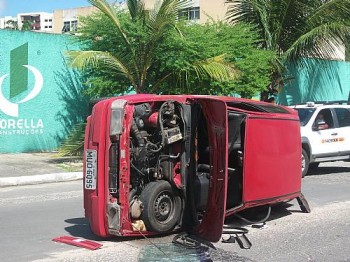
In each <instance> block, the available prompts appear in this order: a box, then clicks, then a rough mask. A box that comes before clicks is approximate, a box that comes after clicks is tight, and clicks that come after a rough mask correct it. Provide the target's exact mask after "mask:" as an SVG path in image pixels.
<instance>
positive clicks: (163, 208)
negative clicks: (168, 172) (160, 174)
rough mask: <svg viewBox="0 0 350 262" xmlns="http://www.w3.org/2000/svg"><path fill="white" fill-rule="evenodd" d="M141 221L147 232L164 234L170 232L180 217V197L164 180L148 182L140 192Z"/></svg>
mask: <svg viewBox="0 0 350 262" xmlns="http://www.w3.org/2000/svg"><path fill="white" fill-rule="evenodd" d="M140 200H141V201H142V203H143V206H144V208H143V211H142V215H141V219H142V220H143V222H144V223H145V225H146V228H147V230H148V231H155V232H159V233H165V232H168V231H170V230H172V229H173V228H174V227H175V225H176V224H177V222H178V220H179V219H180V216H181V210H182V202H181V197H180V196H179V195H178V194H177V193H176V189H174V188H173V187H172V186H171V185H170V183H169V182H167V181H165V180H161V181H157V182H150V183H148V184H147V185H146V187H145V188H144V190H143V191H142V192H141V195H140Z"/></svg>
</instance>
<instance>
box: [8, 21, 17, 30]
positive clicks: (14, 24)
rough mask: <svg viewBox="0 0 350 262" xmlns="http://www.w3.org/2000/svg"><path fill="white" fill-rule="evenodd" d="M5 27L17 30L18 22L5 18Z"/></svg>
mask: <svg viewBox="0 0 350 262" xmlns="http://www.w3.org/2000/svg"><path fill="white" fill-rule="evenodd" d="M5 28H6V29H12V30H18V23H17V21H14V20H12V19H11V20H7V21H6V27H5Z"/></svg>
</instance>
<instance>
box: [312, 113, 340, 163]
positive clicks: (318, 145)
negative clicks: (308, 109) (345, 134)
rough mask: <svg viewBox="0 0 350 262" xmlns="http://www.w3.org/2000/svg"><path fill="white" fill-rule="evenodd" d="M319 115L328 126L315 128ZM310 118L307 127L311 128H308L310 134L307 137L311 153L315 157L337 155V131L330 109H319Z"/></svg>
mask: <svg viewBox="0 0 350 262" xmlns="http://www.w3.org/2000/svg"><path fill="white" fill-rule="evenodd" d="M320 115H323V117H324V121H325V123H326V124H327V126H328V127H327V128H325V129H318V128H317V118H318V117H319V116H320ZM311 120H312V125H309V126H308V128H310V129H311V130H309V132H311V135H310V136H309V137H308V138H309V141H310V144H311V146H312V155H314V156H316V157H326V156H333V155H337V154H338V151H339V150H338V145H337V143H336V141H337V139H339V133H338V132H337V129H336V128H335V121H334V118H333V114H332V111H331V109H330V108H325V109H321V110H320V111H319V112H317V114H315V116H314V117H313V118H312V119H311Z"/></svg>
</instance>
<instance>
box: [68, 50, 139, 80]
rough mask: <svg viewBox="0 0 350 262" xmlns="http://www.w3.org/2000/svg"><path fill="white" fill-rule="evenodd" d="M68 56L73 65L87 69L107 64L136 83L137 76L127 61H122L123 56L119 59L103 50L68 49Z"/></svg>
mask: <svg viewBox="0 0 350 262" xmlns="http://www.w3.org/2000/svg"><path fill="white" fill-rule="evenodd" d="M67 57H68V61H69V65H70V66H71V67H74V68H77V69H80V70H85V69H87V68H98V67H100V66H106V67H107V68H109V69H111V70H115V72H118V73H120V74H121V75H124V76H125V77H126V78H128V79H129V80H130V82H131V83H132V84H133V85H135V84H136V82H135V77H134V76H133V74H132V73H131V72H130V67H128V65H127V64H126V62H124V61H121V57H119V59H118V58H117V57H115V56H113V55H111V54H110V53H108V52H103V51H68V52H67ZM124 60H125V59H124Z"/></svg>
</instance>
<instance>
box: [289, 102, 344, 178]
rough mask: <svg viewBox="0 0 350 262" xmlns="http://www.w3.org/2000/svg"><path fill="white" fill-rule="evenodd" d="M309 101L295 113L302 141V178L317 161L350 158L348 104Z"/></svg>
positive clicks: (315, 165)
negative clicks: (297, 117)
mask: <svg viewBox="0 0 350 262" xmlns="http://www.w3.org/2000/svg"><path fill="white" fill-rule="evenodd" d="M344 102H345V103H346V102H347V101H339V102H333V103H332V104H329V103H327V104H318V103H314V102H308V103H306V104H304V105H296V106H292V108H294V109H295V110H297V111H298V114H299V118H300V125H301V140H302V176H303V177H304V176H305V175H306V174H307V171H308V170H309V168H310V169H311V168H316V167H318V165H319V163H320V162H326V161H337V160H349V159H350V105H343V104H342V103H344Z"/></svg>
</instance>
